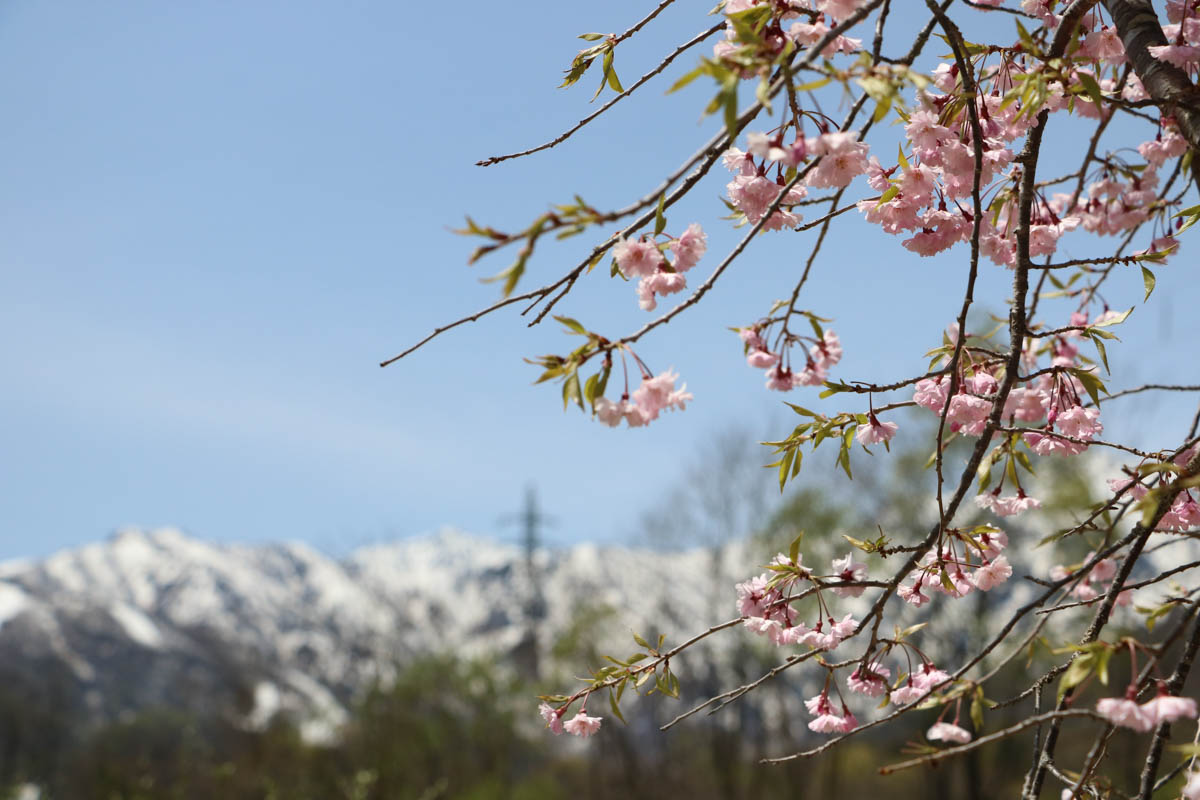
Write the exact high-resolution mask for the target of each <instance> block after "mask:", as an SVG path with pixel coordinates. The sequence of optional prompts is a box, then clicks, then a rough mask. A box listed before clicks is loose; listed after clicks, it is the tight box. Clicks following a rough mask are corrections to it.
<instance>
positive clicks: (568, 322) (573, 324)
mask: <svg viewBox="0 0 1200 800" xmlns="http://www.w3.org/2000/svg"><path fill="white" fill-rule="evenodd" d="M554 319H555V320H557V321H558V322H561V323H562V324H563V325H565V326H566V327H567V328H568V329H570V331H571V332H572V333H577V334H579V335H580V336H587V328H585V327H583V326H582V325H580V324H579V323H578V322H577V321H575V320H573V319H571V318H570V317H560V316H558V315H555V317H554Z"/></svg>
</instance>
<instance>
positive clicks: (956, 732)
mask: <svg viewBox="0 0 1200 800" xmlns="http://www.w3.org/2000/svg"><path fill="white" fill-rule="evenodd" d="M925 738H926V739H928V740H930V741H931V742H954V743H955V744H966V743H967V742H969V741H971V734H970V732H969V731H967V730H966V729H965V728H960V727H958V726H957V725H954V724H952V723H949V722H935V723H934V724H933V726H932V727H931V728H930V729H929V730H927V731H926V732H925Z"/></svg>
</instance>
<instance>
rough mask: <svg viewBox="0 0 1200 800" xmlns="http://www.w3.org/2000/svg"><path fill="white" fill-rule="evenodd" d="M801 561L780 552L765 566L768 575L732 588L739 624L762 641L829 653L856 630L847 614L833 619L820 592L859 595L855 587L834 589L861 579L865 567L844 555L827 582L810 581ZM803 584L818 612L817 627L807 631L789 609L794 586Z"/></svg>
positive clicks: (835, 564) (796, 615)
mask: <svg viewBox="0 0 1200 800" xmlns="http://www.w3.org/2000/svg"><path fill="white" fill-rule="evenodd" d="M802 561H803V557H801V556H799V555H797V557H796V560H795V561H793V560H792V559H791V558H789V557H788V556H786V555H783V554H782V553H781V554H779V555H778V556H776V557H775V559H774V560H773V561H772V562H771V564H770V565H769V566H768V570H769V571H768V572H765V573H763V574H761V575H759V576H757V577H755V578H751V579H750V580H748V581H745V582H744V583H739V584H737V586H735V587H734V588H735V589H736V591H737V606H738V613H740V614H741V615H742V617H743V619H742V624H743V625H745V627H746V628H747V629H749V630H751V631H753V632H754V633H757V634H760V635H763V636H766V637H767V638H768V639H770V640H771V641H772V642H773V643H775V644H777V645H781V646H782V645H803V646H806V647H811V648H813V649H814V650H833V649H834V648H836V647H837V646H838V645H839V644H841V643H842V641H843V640H844V639H846V638H848V637H849V636H851V635H852V634H853V633H854V632H855V631H856V630H857V629H858V623H857V622H856V621H855V619H854V616H853V615H852V614H846V615H845V616H843V617H842V619H841V620H836V619H834V617H833V614H832V611H831V609H830V608H829V606H828V605H827V604H826V602H825V600H824V598H823V597H822V594H821V590H822V587H823V586H826V585H827V584H828V585H829V588H832V590H833V592H834V593H835V594H838V595H839V596H843V597H845V596H857V594H861V591H862V590H861V589H860V588H859V587H855V586H843V585H839V584H846V583H855V582H859V581H862V580H864V579H865V577H866V570H867V568H866V565H865V564H861V563H858V562H855V561H854V560H853V558H851V557H850V556H847V557H846V558H845V559H837V560H835V561H834V563H833V574H832V575H831V576H827V580H825V579H821V578H820V577H819V576H818V577H817V579H816V580H814V576H813V574H812V572H811V571H810V570H809V569H808V568H806V567H804V566H803V565H802V564H801V562H802ZM806 582H807V583H810V584H812V590H813V591H814V592H815V593H816V595H817V602H818V607H819V609H820V612H818V615H817V620H816V623H815V624H814V625H813V627H811V628H810V627H809V626H808V625H806V624H805V623H804V622H801V621H800V619H799V614H798V613H797V612H796V610H795V609H794V608H792V605H791V604H792V602H793V601H794V600H795V599H798V598H797V595H796V589H797V587H799V586H800V585H802V584H804V583H806ZM803 594H805V595H806V594H807V592H803ZM822 617H824V618H822Z"/></svg>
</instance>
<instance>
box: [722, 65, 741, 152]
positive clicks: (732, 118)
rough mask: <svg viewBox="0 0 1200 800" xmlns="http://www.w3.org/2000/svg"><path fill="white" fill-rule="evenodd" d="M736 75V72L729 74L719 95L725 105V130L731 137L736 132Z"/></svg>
mask: <svg viewBox="0 0 1200 800" xmlns="http://www.w3.org/2000/svg"><path fill="white" fill-rule="evenodd" d="M737 87H738V76H737V75H736V74H734V75H732V76H730V78H727V79H726V81H725V85H724V86H723V87H722V89H721V93H720V95H719V96H720V97H722V98H723V103H722V104H723V105H724V107H725V131H726V132H727V133H728V134H729V136H730V138H732V137H733V136H734V135H736V133H737V118H738V113H737V112H738V99H737V91H738V90H737Z"/></svg>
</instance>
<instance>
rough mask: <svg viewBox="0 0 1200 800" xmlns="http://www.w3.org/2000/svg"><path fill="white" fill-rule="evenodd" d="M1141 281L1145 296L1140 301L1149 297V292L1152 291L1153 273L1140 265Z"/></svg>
mask: <svg viewBox="0 0 1200 800" xmlns="http://www.w3.org/2000/svg"><path fill="white" fill-rule="evenodd" d="M1142 283H1143V284H1145V286H1146V298H1145V300H1143V301H1142V302H1143V303H1144V302H1146V300H1149V299H1150V293H1151V292H1153V291H1154V283H1155V280H1154V273H1153V272H1151V271H1150V270H1148V269H1146V268H1145V267H1142Z"/></svg>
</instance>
